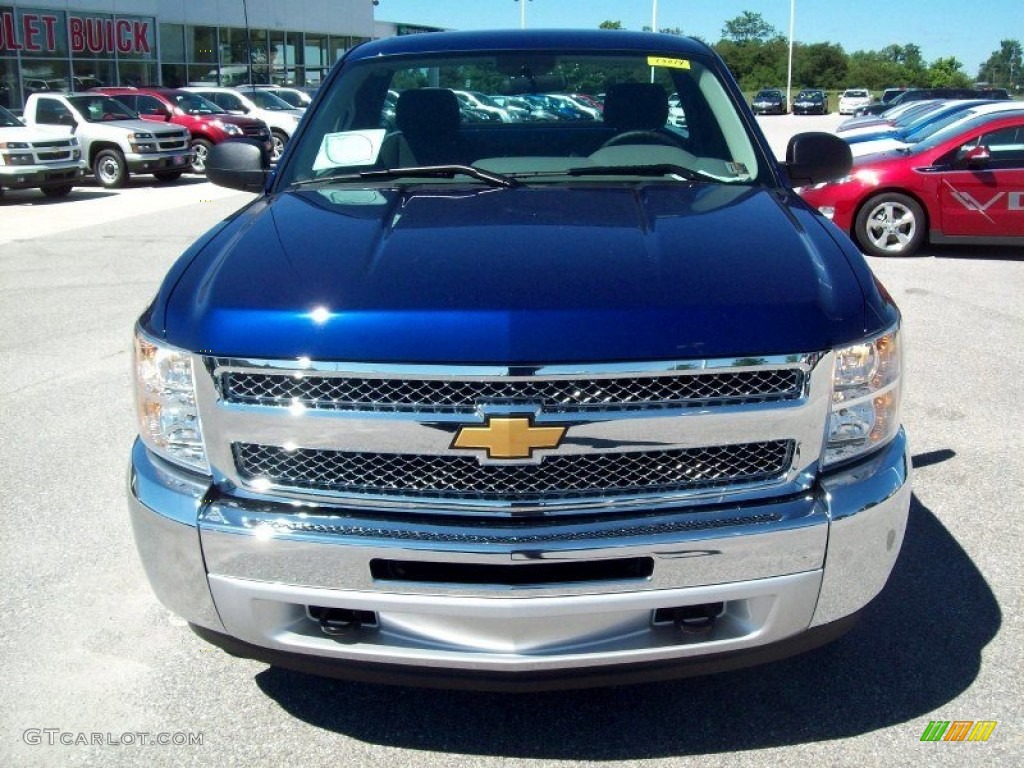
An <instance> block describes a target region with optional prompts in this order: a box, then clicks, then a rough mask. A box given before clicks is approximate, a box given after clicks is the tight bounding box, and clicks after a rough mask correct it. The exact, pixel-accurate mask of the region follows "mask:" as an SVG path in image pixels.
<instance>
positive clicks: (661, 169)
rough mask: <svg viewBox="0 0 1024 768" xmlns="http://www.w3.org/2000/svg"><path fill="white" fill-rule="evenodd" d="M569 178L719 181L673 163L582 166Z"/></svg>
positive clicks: (572, 171) (570, 171) (572, 170)
mask: <svg viewBox="0 0 1024 768" xmlns="http://www.w3.org/2000/svg"><path fill="white" fill-rule="evenodd" d="M565 174H566V175H567V176H679V177H681V178H683V179H686V180H687V181H719V179H716V178H715V177H713V176H709V175H708V174H705V173H701V172H700V171H695V170H693V169H692V168H687V167H686V166H684V165H675V164H673V163H652V164H650V165H582V166H579V167H577V168H569V169H567V170H566V171H565Z"/></svg>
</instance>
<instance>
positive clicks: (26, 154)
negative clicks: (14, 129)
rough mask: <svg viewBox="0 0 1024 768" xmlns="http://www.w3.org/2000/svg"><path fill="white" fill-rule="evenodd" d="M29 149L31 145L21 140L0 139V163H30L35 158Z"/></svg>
mask: <svg viewBox="0 0 1024 768" xmlns="http://www.w3.org/2000/svg"><path fill="white" fill-rule="evenodd" d="M16 150H29V151H20V152H19V151H16ZM30 150H31V147H30V146H29V145H28V144H26V143H25V142H23V141H0V165H32V163H33V162H35V158H34V157H33V156H32V152H31V151H30Z"/></svg>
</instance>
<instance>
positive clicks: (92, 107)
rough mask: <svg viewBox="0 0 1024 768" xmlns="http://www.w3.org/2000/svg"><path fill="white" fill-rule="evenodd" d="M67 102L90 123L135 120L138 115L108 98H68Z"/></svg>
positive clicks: (115, 100)
mask: <svg viewBox="0 0 1024 768" xmlns="http://www.w3.org/2000/svg"><path fill="white" fill-rule="evenodd" d="M67 99H68V102H69V103H70V104H71V105H72V106H73V107H74V108H75V109H77V110H78V112H79V113H80V114H81V115H82V117H84V118H85V119H86V120H87V121H88V122H90V123H104V122H108V121H110V120H137V119H138V117H139V116H138V115H137V114H136V113H135V112H133V111H132V110H131V109H129V108H128V107H127V106H125V105H124V104H122V103H121V102H120V101H118V100H117V99H113V98H111V97H110V96H68V97H67Z"/></svg>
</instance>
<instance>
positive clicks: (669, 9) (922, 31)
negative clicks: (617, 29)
mask: <svg viewBox="0 0 1024 768" xmlns="http://www.w3.org/2000/svg"><path fill="white" fill-rule="evenodd" d="M520 2H526V26H527V27H534V28H541V27H545V28H551V27H561V28H565V27H584V28H594V27H597V26H598V25H599V24H600V23H601V22H602V21H605V20H611V21H621V22H622V26H623V27H625V28H626V29H634V30H639V29H641V28H642V27H643V26H645V25H647V26H650V24H651V13H652V10H653V8H652V6H653V3H654V0H529V1H528V2H527V0H379V5H378V6H377V8H376V12H375V13H376V18H377V19H378V20H381V21H394V22H402V23H407V24H424V25H427V26H434V27H445V28H451V29H499V28H510V27H518V26H519V22H520V13H521V9H520ZM794 2H795V8H796V25H795V34H794V37H795V39H796V40H798V41H800V42H803V43H826V42H828V43H839V44H841V45H842V46H843V50H845V51H846V52H847V53H852V52H853V51H857V50H879V49H881V48H884V47H885V46H887V45H890V44H892V43H897V44H899V45H905V44H907V43H914V44H916V45H918V46H920V48H921V52H922V54H923V56H924V58H925V60H926V61H928V62H932V61H934V60H935V59H938V58H945V57H947V56H955V57H956V58H957V60H958V61H960V62H961V63H962V64H963V65H964V71H965V72H966V74H967V75H968V77H971V78H973V77H975V76H976V75H977V72H978V67H979V66H980V65H981V64H983V63H984V62H985V61H986V60H987V59H988V57H989V55H991V53H992V52H993V51H995V50H998V48H999V41H1000V40H1006V39H1016V40H1020V41H1021V42H1024V0H974V2H966V3H965V2H963V0H897V1H895V2H894V0H794ZM657 7H658V27H659V28H662V29H663V28H665V27H679V28H681V29H682V30H683V33H684V34H688V35H697V36H698V37H702V38H704V39H705V40H707V41H708V42H712V43H713V42H717V41H718V40H719V39H721V37H722V27H723V26H724V24H725V22H726V21H727V20H729V19H733V18H735V17H736V16H739V15H740V14H741V13H742V12H743V11H753V12H755V13H760V14H761V15H762V16H763V17H764V19H765V21H767V22H768V23H769V24H771V25H772V26H774V27H775V28H776V29H778V30H779V32H780V33H781V34H782V35H784V36H787V37H788V34H789V9H790V1H789V0H713V2H708V1H707V0H705V1H704V2H697V0H657Z"/></svg>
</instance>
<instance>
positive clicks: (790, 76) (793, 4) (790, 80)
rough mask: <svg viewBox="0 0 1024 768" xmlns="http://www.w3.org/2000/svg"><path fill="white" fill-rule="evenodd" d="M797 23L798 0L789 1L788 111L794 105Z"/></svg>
mask: <svg viewBox="0 0 1024 768" xmlns="http://www.w3.org/2000/svg"><path fill="white" fill-rule="evenodd" d="M795 22H796V0H789V66H788V68H787V73H786V109H787V110H789V109H790V108H791V106H792V104H793V99H792V95H793V28H794V26H795Z"/></svg>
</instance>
